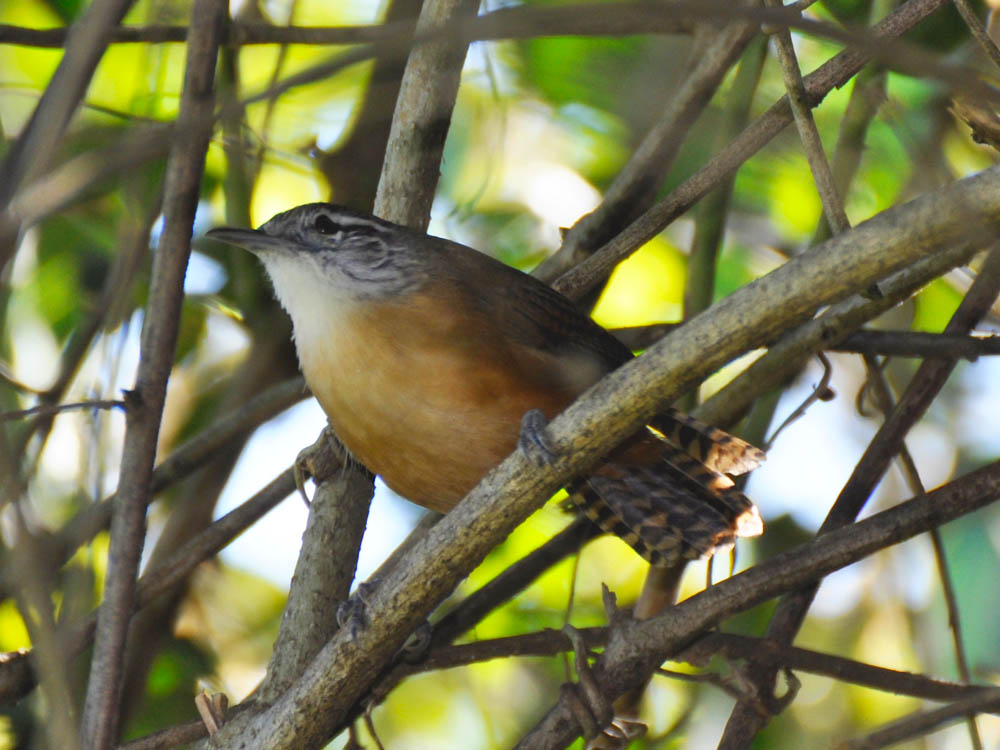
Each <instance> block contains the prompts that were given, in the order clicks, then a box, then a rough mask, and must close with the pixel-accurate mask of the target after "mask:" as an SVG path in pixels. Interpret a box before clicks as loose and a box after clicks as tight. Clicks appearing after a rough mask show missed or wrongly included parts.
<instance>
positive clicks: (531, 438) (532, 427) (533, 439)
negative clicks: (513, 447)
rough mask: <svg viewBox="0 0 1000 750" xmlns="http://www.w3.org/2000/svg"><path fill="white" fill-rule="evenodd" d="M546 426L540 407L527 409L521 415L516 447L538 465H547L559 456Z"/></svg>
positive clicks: (545, 419)
mask: <svg viewBox="0 0 1000 750" xmlns="http://www.w3.org/2000/svg"><path fill="white" fill-rule="evenodd" d="M548 428H549V420H548V419H547V418H546V416H545V415H544V414H543V413H542V411H541V409H529V410H528V411H526V412H525V413H524V416H523V417H521V432H520V434H519V435H518V437H517V447H518V448H520V449H521V451H522V452H523V453H524V454H525V455H526V456H528V458H530V459H531V460H532V461H534V462H535V463H536V464H538V465H539V466H548V465H550V464H552V463H553V462H554V461H555V460H556V458H558V456H559V453H558V451H557V450H556V447H555V445H554V444H553V442H552V438H551V437H550V436H549V429H548Z"/></svg>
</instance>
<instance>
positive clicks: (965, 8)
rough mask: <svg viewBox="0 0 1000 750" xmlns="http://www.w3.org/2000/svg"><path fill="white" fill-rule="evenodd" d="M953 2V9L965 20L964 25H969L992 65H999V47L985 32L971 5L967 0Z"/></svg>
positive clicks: (954, 0)
mask: <svg viewBox="0 0 1000 750" xmlns="http://www.w3.org/2000/svg"><path fill="white" fill-rule="evenodd" d="M953 2H954V3H955V10H957V11H958V14H959V15H960V16H961V17H962V20H963V21H965V25H966V26H968V27H969V31H971V32H972V36H973V37H974V38H975V40H976V41H977V42H979V46H980V47H982V48H983V52H985V53H986V55H987V57H989V58H990V59H991V60H992V61H993V64H994V65H996V66H998V67H1000V48H998V47H997V43H996V42H994V41H993V39H991V38H990V35H989V34H987V33H986V29H985V27H984V26H983V22H982V21H981V20H980V19H979V16H978V14H977V13H976V11H975V10H974V9H973V7H972V5H970V4H969V0H953Z"/></svg>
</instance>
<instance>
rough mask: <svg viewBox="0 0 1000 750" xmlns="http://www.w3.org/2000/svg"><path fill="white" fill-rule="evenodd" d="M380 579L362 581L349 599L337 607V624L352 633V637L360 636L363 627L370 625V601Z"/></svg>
mask: <svg viewBox="0 0 1000 750" xmlns="http://www.w3.org/2000/svg"><path fill="white" fill-rule="evenodd" d="M376 585H378V581H371V582H369V581H362V582H361V583H359V584H358V587H357V588H356V589H355V590H354V593H353V594H351V595H350V596H349V597H347V599H345V600H344V601H342V602H341V603H340V606H339V607H337V625H339V626H340V627H341V629H346V630H347V631H348V632H349V633H350V634H351V639H352V640H353V639H355V638H357V637H358V634H359V633H360V632H361V630H362V629H363V628H365V627H366V626H367V625H368V613H367V611H366V610H367V607H368V602H369V601H371V595H372V592H373V591H374V590H375V586H376Z"/></svg>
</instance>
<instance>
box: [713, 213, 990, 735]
mask: <svg viewBox="0 0 1000 750" xmlns="http://www.w3.org/2000/svg"><path fill="white" fill-rule="evenodd" d="M849 234H850V233H844V234H843V235H841V236H846V235H849ZM998 293H1000V250H997V249H994V250H993V251H991V252H990V254H989V255H988V256H987V259H986V261H985V263H984V264H983V266H982V268H981V270H980V273H979V275H978V276H977V277H976V280H975V282H974V283H973V285H972V287H971V288H970V289H969V292H968V294H966V296H965V298H964V299H963V300H962V303H961V304H960V305H959V308H958V310H957V311H956V312H955V314H954V315H953V316H952V319H951V320H950V321H949V323H948V325H947V326H946V328H945V331H946V332H947V333H952V334H956V333H967V332H968V331H969V330H970V329H971V328H972V327H973V326H974V325H975V324H976V322H978V320H979V319H980V318H981V317H982V316H983V315H984V314H985V313H986V311H988V310H989V309H990V305H991V304H992V303H993V301H994V300H995V299H996V297H997V294H998ZM955 364H956V361H955V360H946V359H933V360H927V361H925V362H924V363H923V364H922V365H921V366H920V368H919V369H918V371H917V374H916V375H914V377H913V380H912V381H911V382H910V385H909V387H908V388H907V389H906V392H905V393H904V394H903V396H902V397H901V398H900V400H899V403H898V404H897V406H896V408H895V409H894V410H893V412H892V414H891V415H890V416H889V417H888V418H887V419H886V420H885V421H884V422H883V423H882V426H881V427H880V428H879V430H878V432H877V433H876V434H875V436H874V437H873V438H872V440H871V442H870V443H869V445H868V448H867V450H866V451H865V453H864V454H863V455H862V457H861V459H860V460H859V461H858V463H857V465H856V466H855V469H854V471H853V472H852V474H851V477H850V478H849V479H848V481H847V483H846V484H845V485H844V487H843V489H842V490H841V492H840V494H839V495H838V497H837V500H836V501H835V502H834V504H833V507H832V508H831V509H830V511H829V513H828V514H827V517H826V519H825V520H824V522H823V524H822V526H821V527H820V531H819V533H820V535H821V536H822V535H825V534H828V533H832V532H833V530H835V529H840V528H842V527H844V526H847V525H848V524H850V523H851V522H852V521H853V520H854V519H855V518H856V517H857V515H858V513H860V511H861V509H862V508H863V507H864V505H865V502H866V501H867V500H868V498H869V496H870V495H871V493H872V491H873V490H874V488H875V485H876V484H877V483H878V481H879V480H880V479H881V477H882V476H883V474H884V473H885V471H886V469H887V468H888V466H889V463H890V462H891V461H892V459H893V458H894V457H895V456H896V455H898V453H899V450H900V448H901V446H902V444H903V440H904V438H905V436H906V434H907V433H908V432H909V430H910V428H911V427H912V426H913V425H914V424H915V423H916V421H917V420H918V419H919V418H920V417H921V416H922V415H923V414H924V412H925V411H926V409H927V407H928V406H929V405H930V403H931V401H932V400H933V399H934V397H935V396H936V395H937V394H938V392H939V391H940V389H941V387H942V386H943V385H944V382H945V380H946V379H947V377H948V375H949V374H950V373H951V371H952V370H953V369H954V366H955ZM817 587H818V583H817V584H813V585H810V586H808V587H806V588H803V589H802V590H800V591H797V592H795V593H794V594H790V595H788V596H785V597H784V598H783V599H782V601H781V602H780V603H779V605H778V608H777V610H776V611H775V614H774V616H773V617H772V619H771V623H770V624H769V626H768V631H767V634H768V637H769V638H772V639H774V640H777V641H779V642H781V643H789V642H791V640H792V638H793V637H794V634H795V633H796V632H798V630H799V628H800V627H801V625H802V622H803V620H804V619H805V616H806V612H807V610H808V609H809V606H810V604H811V603H812V601H813V597H814V596H815V594H816V589H817ZM774 678H775V671H774V670H773V669H763V668H762V669H761V670H759V673H758V674H757V676H756V679H757V681H758V684H759V685H760V689H761V691H762V692H764V691H767V690H769V689H771V686H772V685H773V683H774ZM763 722H764V718H763V717H761V716H760V715H759V714H758V713H756V712H755V711H754V709H753V708H752V707H750V706H746V705H743V704H737V706H736V708H734V709H733V713H732V714H731V715H730V719H729V723H728V725H727V727H726V732H725V734H724V736H723V741H722V744H721V747H725V748H737V747H744V746H745V745H746V744H747V742H749V740H750V738H751V737H753V736H754V735H755V734H756V733H757V732H758V731H759V730H760V728H761V727H762V725H763Z"/></svg>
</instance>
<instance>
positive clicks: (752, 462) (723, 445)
mask: <svg viewBox="0 0 1000 750" xmlns="http://www.w3.org/2000/svg"><path fill="white" fill-rule="evenodd" d="M649 426H650V427H652V428H653V429H654V430H655V431H656V432H658V433H659V434H661V435H662V436H663V438H664V439H665V440H666V441H667V442H669V443H670V444H671V445H673V446H675V447H676V448H679V449H680V450H682V451H684V452H685V453H687V454H688V455H690V456H692V457H693V458H696V459H697V460H698V461H700V462H701V463H703V464H705V466H707V467H708V468H710V469H712V470H713V471H716V472H719V473H723V474H733V475H738V474H745V473H746V472H748V471H751V470H753V469H755V468H757V466H759V465H760V464H761V463H762V462H763V461H764V459H765V458H766V456H765V454H764V451H762V450H761V449H760V448H757V447H755V446H753V445H750V443H748V442H746V441H745V440H741V439H740V438H738V437H736V436H734V435H730V434H729V433H728V432H726V431H725V430H720V429H719V428H718V427H712V426H711V425H708V424H705V423H704V422H700V421H698V420H697V419H695V418H694V417H689V416H688V415H687V414H684V413H683V412H680V411H677V410H676V409H667V410H666V411H664V412H662V413H661V414H658V415H656V416H655V417H654V418H653V419H652V420H650V422H649Z"/></svg>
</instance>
